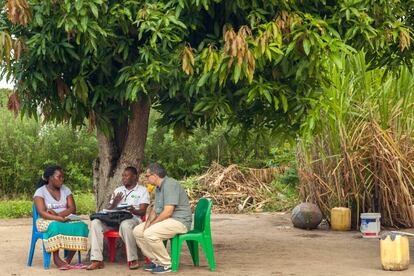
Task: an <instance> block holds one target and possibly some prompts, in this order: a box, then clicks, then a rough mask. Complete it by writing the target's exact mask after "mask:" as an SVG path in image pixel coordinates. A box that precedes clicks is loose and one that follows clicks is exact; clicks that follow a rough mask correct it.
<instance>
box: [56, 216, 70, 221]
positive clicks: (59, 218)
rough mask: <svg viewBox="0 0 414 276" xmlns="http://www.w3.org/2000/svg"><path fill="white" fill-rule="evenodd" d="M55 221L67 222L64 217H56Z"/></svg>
mask: <svg viewBox="0 0 414 276" xmlns="http://www.w3.org/2000/svg"><path fill="white" fill-rule="evenodd" d="M56 221H60V222H67V221H68V219H67V218H64V217H60V216H57V217H56Z"/></svg>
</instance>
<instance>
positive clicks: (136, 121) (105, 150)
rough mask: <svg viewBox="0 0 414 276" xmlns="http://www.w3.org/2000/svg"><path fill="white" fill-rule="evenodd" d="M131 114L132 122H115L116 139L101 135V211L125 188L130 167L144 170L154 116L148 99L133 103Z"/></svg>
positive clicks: (97, 179)
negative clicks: (125, 177)
mask: <svg viewBox="0 0 414 276" xmlns="http://www.w3.org/2000/svg"><path fill="white" fill-rule="evenodd" d="M130 111H131V116H130V118H129V119H127V120H125V121H124V122H121V123H115V122H114V126H113V127H114V135H113V137H107V136H105V135H104V134H103V133H102V132H101V131H99V130H98V132H97V138H98V146H99V157H98V159H96V160H95V164H94V172H93V176H94V177H93V178H94V179H93V184H94V190H95V196H96V209H97V210H102V209H104V208H105V207H106V206H108V202H109V199H110V195H111V193H112V192H113V191H114V190H115V188H116V187H118V186H120V185H121V184H122V182H121V176H122V172H123V171H124V169H125V168H126V167H128V166H133V167H135V168H137V170H138V172H139V173H140V172H141V170H142V168H141V167H142V161H143V159H144V148H145V142H146V140H147V132H148V120H149V113H150V102H149V100H148V98H146V97H145V98H143V99H141V100H139V101H138V102H136V103H132V104H131V105H130Z"/></svg>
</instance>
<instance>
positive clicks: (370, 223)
mask: <svg viewBox="0 0 414 276" xmlns="http://www.w3.org/2000/svg"><path fill="white" fill-rule="evenodd" d="M380 218H381V214H380V213H362V214H361V227H360V230H361V233H362V237H363V238H379V233H380V231H381V222H380Z"/></svg>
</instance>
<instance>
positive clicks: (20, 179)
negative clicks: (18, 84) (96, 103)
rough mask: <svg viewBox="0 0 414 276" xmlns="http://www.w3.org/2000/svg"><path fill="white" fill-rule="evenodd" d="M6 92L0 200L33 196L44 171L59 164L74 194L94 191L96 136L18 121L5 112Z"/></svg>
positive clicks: (1, 104) (1, 109) (0, 95)
mask: <svg viewBox="0 0 414 276" xmlns="http://www.w3.org/2000/svg"><path fill="white" fill-rule="evenodd" d="M6 92H8V91H6V90H0V122H2V123H1V125H0V196H5V195H7V196H21V195H27V194H31V193H33V191H34V189H35V186H36V183H37V181H38V180H39V178H40V176H41V174H42V171H43V169H44V167H45V166H46V165H48V164H60V165H61V166H63V167H64V168H65V170H66V180H65V182H66V184H67V185H69V186H70V187H71V189H73V190H90V189H91V187H92V161H93V160H94V159H95V158H96V155H97V145H96V144H97V142H96V138H95V136H94V135H91V134H90V133H88V132H87V131H86V130H76V129H71V128H70V127H68V126H64V125H57V126H54V125H51V124H46V125H43V126H42V125H41V124H40V123H39V122H36V121H35V120H34V119H23V120H22V119H21V118H18V117H17V118H15V117H14V116H13V114H12V113H11V112H9V111H8V110H6V108H5V103H6V94H5V93H6Z"/></svg>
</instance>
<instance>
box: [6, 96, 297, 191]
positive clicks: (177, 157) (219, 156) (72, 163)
mask: <svg viewBox="0 0 414 276" xmlns="http://www.w3.org/2000/svg"><path fill="white" fill-rule="evenodd" d="M0 91H1V92H0V121H1V122H3V123H2V124H1V125H0V191H1V193H0V196H5V195H6V196H10V197H14V196H16V195H17V196H19V195H28V194H29V195H30V194H31V193H32V192H33V191H34V188H35V184H36V182H37V180H38V178H39V177H40V175H41V173H42V169H43V168H44V167H45V166H46V165H47V164H60V165H61V166H63V167H64V168H65V170H66V176H67V178H66V184H67V185H69V186H70V187H71V188H72V189H73V190H80V191H88V190H89V191H91V190H92V164H93V161H94V160H95V158H96V155H97V141H96V138H95V133H93V132H88V131H86V130H85V129H82V130H76V129H72V128H70V127H69V126H65V125H61V124H59V125H52V124H45V125H41V124H40V122H37V121H35V120H34V119H28V118H23V119H22V118H19V117H17V118H15V117H14V116H13V114H12V113H10V112H9V111H8V110H6V108H5V103H6V95H7V93H9V92H10V91H8V90H0ZM156 119H157V114H156V113H154V114H153V116H152V117H151V120H150V128H149V135H148V141H147V147H146V163H148V162H154V161H158V162H161V163H162V164H164V165H165V167H166V168H167V170H168V172H169V174H170V175H171V176H173V177H176V178H177V179H183V178H185V177H188V176H190V175H197V174H201V173H203V172H204V171H205V170H206V169H207V168H208V166H209V165H210V164H211V162H212V161H217V162H220V163H221V164H223V165H228V164H231V163H237V164H240V165H241V166H250V167H258V168H260V167H267V166H276V165H279V164H280V163H283V164H286V163H288V162H290V161H291V160H293V159H294V155H293V154H292V150H291V146H290V145H285V146H284V147H282V148H281V149H280V148H279V147H276V145H277V143H276V142H277V141H275V140H273V139H271V138H268V139H262V140H260V141H258V143H248V144H247V143H242V144H240V143H239V141H238V136H237V133H238V132H237V131H228V129H227V128H226V127H217V128H216V129H214V130H212V131H211V132H210V133H208V132H207V131H206V130H205V129H203V128H198V129H196V130H195V131H194V134H193V135H190V136H180V137H175V136H174V133H173V131H172V130H170V129H168V128H166V127H161V126H157V125H156V123H155V121H156Z"/></svg>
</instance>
